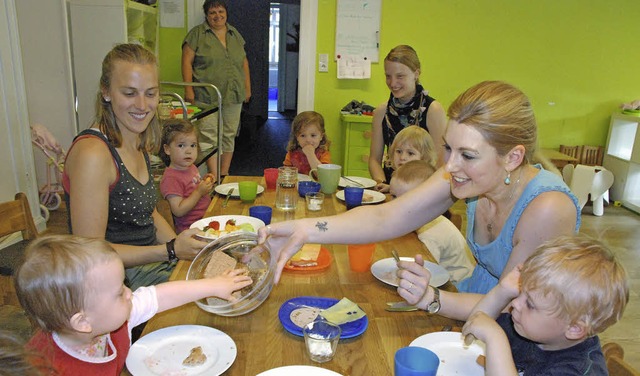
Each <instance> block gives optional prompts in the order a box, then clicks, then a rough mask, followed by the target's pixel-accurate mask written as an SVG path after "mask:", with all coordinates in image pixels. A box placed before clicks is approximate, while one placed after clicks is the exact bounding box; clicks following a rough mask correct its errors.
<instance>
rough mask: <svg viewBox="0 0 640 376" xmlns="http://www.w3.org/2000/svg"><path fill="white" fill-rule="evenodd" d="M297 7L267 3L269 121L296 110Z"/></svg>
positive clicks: (298, 18) (298, 17)
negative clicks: (268, 16)
mask: <svg viewBox="0 0 640 376" xmlns="http://www.w3.org/2000/svg"><path fill="white" fill-rule="evenodd" d="M299 51H300V5H299V4H285V3H271V5H270V20H269V117H272V115H274V116H279V115H278V114H276V112H277V113H280V114H283V113H292V114H295V113H296V110H297V107H298V103H297V102H298V56H299ZM272 113H273V114H272Z"/></svg>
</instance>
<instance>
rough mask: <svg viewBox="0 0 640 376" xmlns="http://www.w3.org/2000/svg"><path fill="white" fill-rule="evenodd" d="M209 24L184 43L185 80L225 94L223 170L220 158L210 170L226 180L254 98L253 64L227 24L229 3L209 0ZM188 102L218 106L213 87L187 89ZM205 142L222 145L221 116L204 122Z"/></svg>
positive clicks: (193, 31)
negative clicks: (243, 117) (244, 115)
mask: <svg viewBox="0 0 640 376" xmlns="http://www.w3.org/2000/svg"><path fill="white" fill-rule="evenodd" d="M202 9H203V10H204V14H205V17H206V19H205V22H203V23H202V24H201V25H198V26H196V27H194V28H193V29H191V31H189V33H188V34H187V36H186V37H185V38H184V42H183V43H182V79H183V80H184V81H185V82H202V83H210V84H214V85H215V86H216V87H217V88H218V89H219V90H220V93H221V94H222V109H221V111H222V123H223V130H222V150H218V154H217V155H221V163H220V171H218V161H217V160H218V157H217V155H216V156H215V157H212V158H209V159H208V160H207V166H208V167H209V171H211V172H213V173H214V174H215V175H216V176H218V175H220V176H222V177H224V176H226V175H228V174H229V166H230V165H231V159H232V158H233V150H234V147H235V137H236V134H237V132H238V127H239V125H240V112H241V111H242V103H243V102H245V103H246V102H249V99H250V98H251V80H250V75H249V61H248V60H247V54H246V52H245V50H244V44H245V42H244V38H242V35H240V33H239V32H238V30H236V28H235V27H233V26H231V25H229V24H228V23H227V4H226V3H225V2H224V1H221V0H206V1H205V2H204V5H203V6H202ZM185 99H186V100H187V102H191V103H196V104H199V105H203V104H205V105H210V104H212V103H217V95H216V93H215V92H214V91H213V89H211V88H205V87H190V86H187V87H186V89H185ZM199 129H200V135H201V138H202V142H203V143H206V144H211V145H212V147H216V145H217V144H218V131H217V129H218V114H217V113H215V114H211V115H209V116H207V117H206V118H204V119H202V120H201V122H200V125H199Z"/></svg>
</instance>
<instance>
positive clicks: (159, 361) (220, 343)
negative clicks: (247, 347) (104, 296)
mask: <svg viewBox="0 0 640 376" xmlns="http://www.w3.org/2000/svg"><path fill="white" fill-rule="evenodd" d="M197 346H200V347H202V351H203V352H204V354H205V355H206V356H207V360H206V361H205V362H204V363H203V364H202V365H199V366H195V367H187V366H183V365H182V361H183V360H184V359H185V358H186V357H187V356H189V353H190V352H191V349H192V348H194V347H197ZM237 353H238V350H237V349H236V344H235V342H233V339H231V337H229V336H228V335H227V334H225V333H223V332H221V331H219V330H218V329H214V328H210V327H208V326H201V325H178V326H171V327H168V328H164V329H160V330H156V331H155V332H152V333H149V334H147V335H146V336H144V337H142V338H140V339H139V340H137V341H136V342H135V343H134V344H133V345H132V346H131V349H130V350H129V355H128V356H127V369H128V370H129V372H131V374H132V375H134V376H137V375H220V374H222V373H223V372H224V371H226V370H227V369H229V367H231V364H233V361H234V360H235V359H236V355H237Z"/></svg>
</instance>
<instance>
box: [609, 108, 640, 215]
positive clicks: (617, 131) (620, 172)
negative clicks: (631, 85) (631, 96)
mask: <svg viewBox="0 0 640 376" xmlns="http://www.w3.org/2000/svg"><path fill="white" fill-rule="evenodd" d="M638 124H640V116H633V115H625V114H621V113H614V114H613V115H612V116H611V123H610V125H609V136H608V137H607V150H606V152H605V155H604V160H603V163H602V165H603V166H604V167H605V168H606V169H607V170H609V171H611V172H613V176H614V177H615V180H614V182H613V186H612V187H611V191H610V196H611V199H613V200H617V201H621V202H622V205H624V206H625V207H627V208H629V209H631V210H633V211H635V212H638V213H640V132H638Z"/></svg>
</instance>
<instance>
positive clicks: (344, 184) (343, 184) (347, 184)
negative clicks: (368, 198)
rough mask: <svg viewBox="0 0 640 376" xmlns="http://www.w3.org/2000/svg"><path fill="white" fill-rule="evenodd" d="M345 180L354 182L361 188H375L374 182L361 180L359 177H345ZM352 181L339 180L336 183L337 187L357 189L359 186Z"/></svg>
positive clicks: (367, 179) (365, 179)
mask: <svg viewBox="0 0 640 376" xmlns="http://www.w3.org/2000/svg"><path fill="white" fill-rule="evenodd" d="M346 177H347V178H349V179H351V180H353V181H356V182H358V183H360V184H361V185H362V188H373V187H375V186H376V181H375V180H373V179H369V178H363V177H361V176H346ZM353 181H349V180H347V179H345V178H342V177H341V178H340V181H339V182H338V187H359V185H357V184H354V183H353Z"/></svg>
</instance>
